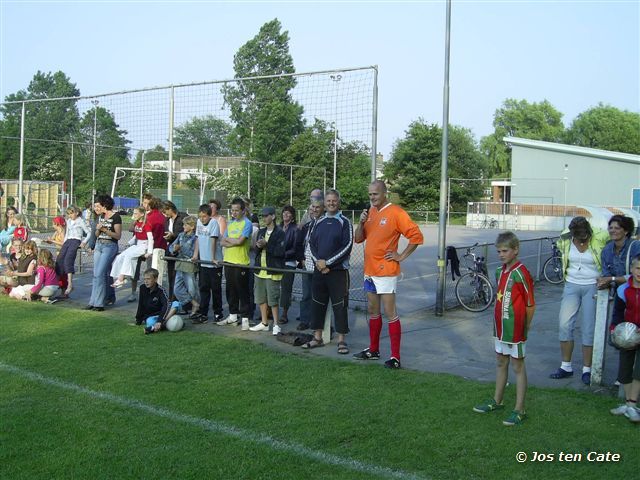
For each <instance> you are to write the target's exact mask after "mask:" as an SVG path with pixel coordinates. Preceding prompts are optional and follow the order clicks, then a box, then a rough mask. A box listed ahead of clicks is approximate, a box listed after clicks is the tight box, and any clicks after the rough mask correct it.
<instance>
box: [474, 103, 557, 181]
mask: <svg viewBox="0 0 640 480" xmlns="http://www.w3.org/2000/svg"><path fill="white" fill-rule="evenodd" d="M493 127H494V129H495V130H494V133H492V134H491V135H488V136H486V137H484V138H483V139H482V140H481V142H480V147H481V149H482V152H483V153H484V154H485V155H486V156H487V158H488V159H489V165H490V172H489V174H490V175H491V176H499V177H508V176H509V175H510V173H511V149H510V148H509V147H507V146H506V145H505V144H504V141H503V140H502V138H503V137H507V136H509V137H520V138H529V139H531V140H544V141H547V142H559V141H561V140H562V138H563V133H564V125H563V124H562V114H561V113H560V112H559V111H558V110H556V109H555V107H554V106H553V105H551V103H549V102H548V101H547V100H543V101H542V102H540V103H535V102H534V103H529V102H527V101H526V100H519V101H518V100H515V99H513V98H508V99H506V100H505V101H504V103H503V104H502V107H501V108H499V109H497V110H496V112H495V114H494V117H493Z"/></svg>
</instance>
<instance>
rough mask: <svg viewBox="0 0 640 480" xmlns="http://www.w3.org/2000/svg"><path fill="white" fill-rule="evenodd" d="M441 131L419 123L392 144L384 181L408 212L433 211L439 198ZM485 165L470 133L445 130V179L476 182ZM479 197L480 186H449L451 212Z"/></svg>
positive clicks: (460, 184)
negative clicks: (446, 137)
mask: <svg viewBox="0 0 640 480" xmlns="http://www.w3.org/2000/svg"><path fill="white" fill-rule="evenodd" d="M441 156H442V129H441V128H440V127H439V126H438V125H436V124H427V123H425V122H424V120H422V119H419V120H417V121H415V122H413V123H411V124H410V125H409V129H408V130H407V131H406V132H405V138H403V139H400V140H398V141H397V142H396V144H395V145H394V148H393V152H392V154H391V158H390V160H389V161H388V162H387V164H386V165H385V168H384V178H385V179H386V180H387V181H388V182H389V184H390V186H391V191H392V192H395V193H397V194H398V195H399V196H400V200H401V203H402V204H403V205H404V206H405V207H407V208H408V209H410V210H437V209H438V204H439V198H440V161H441ZM486 168H487V166H486V161H485V160H484V159H483V157H482V154H481V153H480V152H479V151H478V148H477V145H476V142H475V139H474V138H473V135H472V134H471V131H470V130H468V129H466V128H462V127H458V126H451V127H450V128H449V166H448V169H449V177H454V178H478V177H480V176H481V174H482V172H483V171H484V169H486ZM481 195H482V185H481V183H480V182H468V183H456V184H455V188H454V185H452V191H451V204H452V208H453V209H454V210H458V209H463V208H465V207H466V203H467V202H470V201H474V200H477V199H479V198H480V197H481Z"/></svg>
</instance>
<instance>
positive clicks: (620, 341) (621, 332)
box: [611, 322, 640, 350]
mask: <svg viewBox="0 0 640 480" xmlns="http://www.w3.org/2000/svg"><path fill="white" fill-rule="evenodd" d="M611 341H612V342H613V343H614V344H615V345H616V346H617V347H618V348H622V349H623V350H630V349H633V348H636V347H637V346H638V345H640V328H638V327H637V326H636V325H635V324H634V323H631V322H622V323H619V324H618V325H616V328H615V329H614V330H613V333H612V334H611Z"/></svg>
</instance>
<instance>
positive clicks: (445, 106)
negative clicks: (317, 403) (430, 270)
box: [435, 0, 451, 316]
mask: <svg viewBox="0 0 640 480" xmlns="http://www.w3.org/2000/svg"><path fill="white" fill-rule="evenodd" d="M446 21H447V28H446V33H445V49H444V89H443V95H442V97H443V99H442V160H441V162H440V209H439V212H438V214H439V222H438V288H437V291H436V312H435V313H436V315H438V316H442V315H443V314H444V301H445V293H446V292H445V274H446V266H447V259H446V256H445V250H446V248H445V246H446V242H447V214H446V213H447V212H446V201H447V195H448V193H447V192H448V189H447V186H448V185H447V177H448V173H449V172H448V160H449V57H450V48H451V0H447V20H446Z"/></svg>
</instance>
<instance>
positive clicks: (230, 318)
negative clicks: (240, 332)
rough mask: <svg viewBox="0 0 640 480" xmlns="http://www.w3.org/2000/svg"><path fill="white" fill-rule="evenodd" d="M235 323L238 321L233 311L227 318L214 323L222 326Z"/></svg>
mask: <svg viewBox="0 0 640 480" xmlns="http://www.w3.org/2000/svg"><path fill="white" fill-rule="evenodd" d="M237 323H238V315H237V314H235V313H232V314H230V315H229V316H228V317H227V318H223V319H222V320H220V321H219V322H216V325H220V326H221V327H222V326H224V325H236V324H237Z"/></svg>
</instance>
